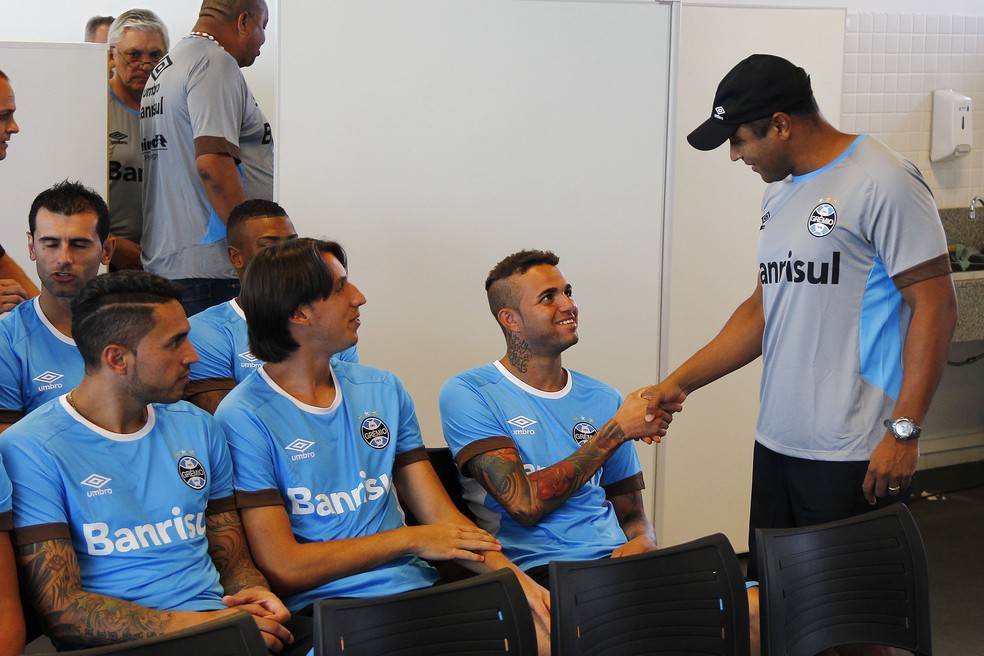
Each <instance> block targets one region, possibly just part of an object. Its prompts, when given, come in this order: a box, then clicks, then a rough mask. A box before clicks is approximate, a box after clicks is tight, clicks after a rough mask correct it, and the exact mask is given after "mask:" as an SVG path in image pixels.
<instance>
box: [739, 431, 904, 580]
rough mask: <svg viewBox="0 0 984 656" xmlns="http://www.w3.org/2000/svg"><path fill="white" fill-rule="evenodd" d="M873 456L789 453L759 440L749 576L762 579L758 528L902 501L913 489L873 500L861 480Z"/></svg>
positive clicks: (842, 515) (751, 512)
mask: <svg viewBox="0 0 984 656" xmlns="http://www.w3.org/2000/svg"><path fill="white" fill-rule="evenodd" d="M867 473H868V461H867V460H861V461H849V462H832V461H828V460H806V459H804V458H794V457H792V456H785V455H782V454H779V453H776V452H775V451H772V450H771V449H769V448H767V447H765V446H762V445H761V444H759V443H758V442H756V443H755V455H754V459H753V464H752V502H751V509H750V510H749V521H748V577H749V578H751V579H757V578H758V571H757V566H756V560H757V557H756V553H755V529H756V528H795V527H798V526H811V525H813V524H823V523H825V522H833V521H836V520H839V519H845V518H847V517H853V516H855V515H860V514H862V513H866V512H869V511H871V510H875V509H876V508H882V507H884V506H887V505H890V504H893V503H897V502H899V501H901V502H908V500H909V490H908V489H904V490H902V491H901V492H900V493H899V494H898V495H896V496H894V497H885V498H883V499H878V503H877V504H876V505H874V506H872V505H871V504H869V503H868V501H867V500H866V499H865V498H864V493H863V492H862V491H861V484H862V483H863V482H864V477H865V475H866V474H867Z"/></svg>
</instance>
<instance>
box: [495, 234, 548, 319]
mask: <svg viewBox="0 0 984 656" xmlns="http://www.w3.org/2000/svg"><path fill="white" fill-rule="evenodd" d="M559 262H560V258H559V257H557V256H556V255H554V254H553V253H552V252H551V251H538V250H522V251H519V252H518V253H513V254H512V255H508V256H506V257H505V258H503V259H502V261H500V262H499V263H498V264H496V265H495V266H494V267H492V270H491V271H489V275H488V277H487V278H486V279H485V292H486V294H487V295H488V297H489V309H490V310H492V316H498V314H499V310H501V309H502V308H505V307H516V305H517V304H518V303H519V299H518V298H517V297H516V291H515V288H514V287H513V286H512V285H509V284H507V283H506V282H505V281H506V279H507V278H509V277H511V276H514V275H522V274H524V273H526V272H527V271H529V270H530V269H532V268H533V267H535V266H541V265H547V266H557V264H558V263H559Z"/></svg>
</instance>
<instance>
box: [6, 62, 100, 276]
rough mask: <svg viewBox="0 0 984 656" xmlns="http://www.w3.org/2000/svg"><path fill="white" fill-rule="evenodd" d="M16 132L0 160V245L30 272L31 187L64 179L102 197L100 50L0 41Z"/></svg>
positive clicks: (36, 188)
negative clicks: (84, 185)
mask: <svg viewBox="0 0 984 656" xmlns="http://www.w3.org/2000/svg"><path fill="white" fill-rule="evenodd" d="M0 70H2V71H3V72H4V73H6V74H7V76H8V77H9V78H10V83H11V86H12V87H13V89H14V96H15V99H16V102H17V112H16V113H15V114H14V118H16V119H17V123H18V124H19V125H20V130H21V131H20V134H15V135H13V137H12V138H11V139H10V142H9V143H8V147H7V157H6V158H5V159H4V160H3V161H0V207H2V208H3V212H2V218H0V243H2V244H3V245H4V247H5V248H6V249H7V252H8V253H10V254H11V255H13V257H14V259H15V260H17V262H18V263H19V264H20V265H21V267H23V269H24V270H25V271H26V272H28V273H29V274H30V275H31V276H32V277H35V270H34V265H33V263H32V262H30V260H29V259H28V256H27V239H26V237H25V233H26V232H27V214H28V210H29V209H30V207H31V202H32V201H33V200H34V197H35V196H37V195H38V193H39V192H41V191H43V190H44V189H46V188H47V187H50V186H51V185H52V184H54V183H56V182H59V181H61V180H64V179H66V178H69V179H72V180H79V181H81V182H83V183H84V184H86V185H88V186H90V187H92V188H93V189H95V190H96V191H98V192H99V193H100V194H101V195H102V196H103V198H105V197H106V185H107V181H106V176H107V166H108V164H107V157H108V156H107V145H106V144H107V141H106V133H107V125H108V119H107V113H106V111H107V109H106V50H105V46H104V45H98V44H92V43H14V42H6V43H5V42H0Z"/></svg>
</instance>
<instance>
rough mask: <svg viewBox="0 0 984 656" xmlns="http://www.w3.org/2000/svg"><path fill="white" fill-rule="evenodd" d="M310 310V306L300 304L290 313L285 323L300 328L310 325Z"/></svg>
mask: <svg viewBox="0 0 984 656" xmlns="http://www.w3.org/2000/svg"><path fill="white" fill-rule="evenodd" d="M310 309H311V306H310V305H308V304H307V303H302V304H301V305H298V306H297V309H296V310H294V311H293V312H292V313H291V315H290V318H289V319H288V320H287V321H288V322H290V323H296V324H298V325H301V326H306V325H308V324H309V323H311V317H310Z"/></svg>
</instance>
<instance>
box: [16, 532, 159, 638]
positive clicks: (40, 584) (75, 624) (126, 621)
mask: <svg viewBox="0 0 984 656" xmlns="http://www.w3.org/2000/svg"><path fill="white" fill-rule="evenodd" d="M17 560H18V565H19V566H20V571H21V579H22V584H23V585H24V586H25V588H26V591H27V596H28V598H30V599H32V600H33V601H34V606H35V610H36V611H37V613H38V616H39V617H40V619H41V622H42V624H43V625H44V627H45V633H47V634H48V635H49V636H51V637H52V638H53V639H55V640H56V641H58V642H63V643H71V644H79V645H102V644H110V643H115V642H122V641H125V640H136V639H138V638H148V637H151V636H155V635H160V634H162V633H165V632H166V631H167V630H168V626H169V623H170V622H171V620H172V619H173V617H172V615H173V614H172V613H167V612H162V611H155V610H150V609H148V608H143V607H142V606H137V605H136V604H132V603H130V602H128V601H123V600H122V599H116V598H114V597H107V596H104V595H98V594H93V593H89V592H85V591H83V590H82V587H81V575H80V572H79V563H78V560H77V559H76V557H75V551H74V550H73V549H72V544H71V542H69V541H68V540H64V539H57V540H46V541H44V542H35V543H32V544H28V545H24V546H22V547H19V548H18V550H17Z"/></svg>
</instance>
